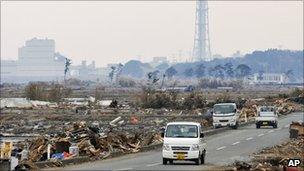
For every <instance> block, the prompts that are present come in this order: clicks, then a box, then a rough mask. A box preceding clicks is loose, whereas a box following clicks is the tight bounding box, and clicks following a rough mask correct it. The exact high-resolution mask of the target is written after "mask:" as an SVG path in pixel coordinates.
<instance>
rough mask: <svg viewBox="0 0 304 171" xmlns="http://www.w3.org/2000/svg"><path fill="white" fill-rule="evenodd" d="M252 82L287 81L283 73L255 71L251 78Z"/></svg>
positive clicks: (278, 82)
mask: <svg viewBox="0 0 304 171" xmlns="http://www.w3.org/2000/svg"><path fill="white" fill-rule="evenodd" d="M251 81H252V83H253V84H284V83H286V81H287V78H286V76H285V74H277V73H263V74H259V73H255V74H253V78H252V79H251Z"/></svg>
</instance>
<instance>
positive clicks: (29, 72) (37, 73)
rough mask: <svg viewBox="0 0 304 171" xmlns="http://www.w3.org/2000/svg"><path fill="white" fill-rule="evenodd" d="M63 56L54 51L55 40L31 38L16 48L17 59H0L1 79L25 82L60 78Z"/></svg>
mask: <svg viewBox="0 0 304 171" xmlns="http://www.w3.org/2000/svg"><path fill="white" fill-rule="evenodd" d="M64 67H65V57H64V56H62V55H60V54H59V53H55V41H54V40H51V39H37V38H33V39H31V40H28V41H26V42H25V45H24V46H22V47H20V48H19V49H18V60H17V61H8V60H2V61H1V77H2V80H1V81H10V82H11V81H13V82H15V81H16V82H19V81H20V82H27V81H50V80H60V79H62V78H63V76H64Z"/></svg>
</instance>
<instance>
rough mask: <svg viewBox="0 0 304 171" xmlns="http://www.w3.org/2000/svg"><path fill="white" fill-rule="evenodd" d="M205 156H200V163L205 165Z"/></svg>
mask: <svg viewBox="0 0 304 171" xmlns="http://www.w3.org/2000/svg"><path fill="white" fill-rule="evenodd" d="M205 156H206V152H204V153H203V154H202V155H201V163H202V164H205Z"/></svg>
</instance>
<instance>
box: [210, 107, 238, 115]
mask: <svg viewBox="0 0 304 171" xmlns="http://www.w3.org/2000/svg"><path fill="white" fill-rule="evenodd" d="M214 113H215V114H227V113H234V105H215V106H214Z"/></svg>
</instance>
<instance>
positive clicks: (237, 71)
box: [183, 63, 251, 78]
mask: <svg viewBox="0 0 304 171" xmlns="http://www.w3.org/2000/svg"><path fill="white" fill-rule="evenodd" d="M250 74H251V68H250V67H249V66H248V65H246V64H240V65H238V66H237V67H236V68H234V67H233V64H232V63H226V64H225V65H220V64H219V65H216V66H214V67H209V68H207V67H206V66H205V65H204V64H199V65H197V66H195V67H191V68H187V69H186V70H185V71H184V73H183V75H184V76H185V77H197V78H202V77H205V76H212V77H216V78H243V77H246V76H248V75H250Z"/></svg>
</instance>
